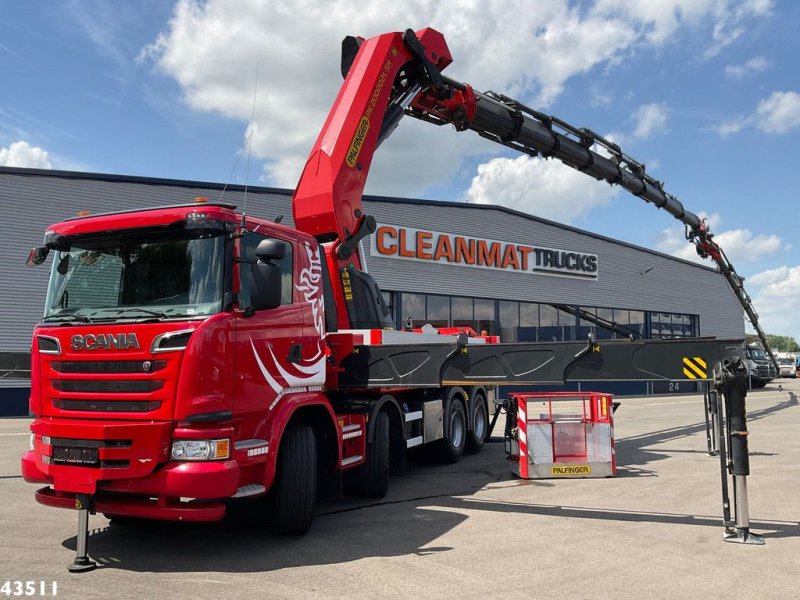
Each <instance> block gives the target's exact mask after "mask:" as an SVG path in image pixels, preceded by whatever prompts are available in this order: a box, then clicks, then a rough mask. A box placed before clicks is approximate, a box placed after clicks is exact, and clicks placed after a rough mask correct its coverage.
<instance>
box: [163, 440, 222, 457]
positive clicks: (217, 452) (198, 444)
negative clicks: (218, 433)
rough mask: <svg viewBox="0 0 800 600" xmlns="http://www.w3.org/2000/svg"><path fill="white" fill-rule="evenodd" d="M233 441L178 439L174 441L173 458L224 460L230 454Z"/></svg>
mask: <svg viewBox="0 0 800 600" xmlns="http://www.w3.org/2000/svg"><path fill="white" fill-rule="evenodd" d="M230 448H231V441H230V440H228V439H224V440H176V441H174V442H172V459H173V460H222V459H225V458H228V457H229V456H230Z"/></svg>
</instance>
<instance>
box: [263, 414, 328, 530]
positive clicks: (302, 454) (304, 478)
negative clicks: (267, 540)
mask: <svg viewBox="0 0 800 600" xmlns="http://www.w3.org/2000/svg"><path fill="white" fill-rule="evenodd" d="M275 482H276V484H275V487H274V489H273V499H274V512H273V518H274V527H275V531H277V532H278V533H283V534H288V535H300V534H303V533H305V532H306V531H308V529H309V527H311V520H312V519H313V517H314V504H315V501H316V495H317V439H316V436H315V435H314V430H313V429H312V428H311V426H310V425H306V424H304V423H293V424H291V425H289V428H288V429H287V430H286V433H284V435H283V441H282V442H281V447H280V450H279V452H278V466H277V473H276V474H275Z"/></svg>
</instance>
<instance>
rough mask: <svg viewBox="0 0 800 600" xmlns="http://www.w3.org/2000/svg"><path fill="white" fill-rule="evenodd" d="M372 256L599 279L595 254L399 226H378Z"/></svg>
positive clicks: (371, 246)
mask: <svg viewBox="0 0 800 600" xmlns="http://www.w3.org/2000/svg"><path fill="white" fill-rule="evenodd" d="M370 254H371V255H372V256H379V257H383V258H396V259H401V260H416V261H423V262H437V263H443V264H448V265H454V266H460V267H475V268H481V269H497V270H500V271H513V272H516V273H539V274H541V275H560V276H566V277H579V278H583V279H597V276H598V261H597V255H596V254H590V253H587V252H576V251H573V250H560V249H557V248H546V247H544V246H535V245H533V244H521V243H517V242H504V241H499V240H490V239H484V238H475V237H468V236H463V235H457V234H454V233H444V232H441V231H428V230H425V229H413V228H411V227H399V226H396V225H384V224H380V225H378V229H377V231H375V233H374V234H373V235H372V236H371V237H370Z"/></svg>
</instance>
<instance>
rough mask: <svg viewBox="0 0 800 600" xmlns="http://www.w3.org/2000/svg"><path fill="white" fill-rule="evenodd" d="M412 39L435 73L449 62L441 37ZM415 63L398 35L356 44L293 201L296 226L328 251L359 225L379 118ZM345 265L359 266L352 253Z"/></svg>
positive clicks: (421, 34)
mask: <svg viewBox="0 0 800 600" xmlns="http://www.w3.org/2000/svg"><path fill="white" fill-rule="evenodd" d="M416 36H417V38H418V40H419V42H420V43H421V45H422V46H423V47H424V53H425V57H426V58H427V59H428V60H429V61H430V62H431V63H432V64H433V65H435V66H436V67H437V68H438V69H443V68H444V67H446V66H447V65H449V64H450V62H452V58H451V56H450V51H449V50H448V48H447V44H446V42H445V40H444V36H442V34H441V33H439V32H438V31H435V30H434V29H430V28H427V29H422V30H420V31H418V32H416ZM417 62H418V61H417V60H415V55H414V54H413V53H412V51H411V48H409V45H408V43H407V42H406V41H405V40H404V34H403V33H400V32H395V33H387V34H383V35H379V36H376V37H373V38H370V39H367V40H364V41H363V42H361V45H360V47H359V49H358V53H357V55H356V57H355V59H354V61H353V63H352V65H351V66H350V69H349V71H348V73H347V76H346V77H345V81H344V83H343V84H342V87H341V89H340V90H339V95H338V96H337V98H336V101H335V102H334V104H333V107H332V108H331V111H330V113H329V114H328V118H327V119H326V121H325V124H324V126H323V128H322V130H321V132H320V134H319V137H318V138H317V141H316V143H315V144H314V147H313V149H312V151H311V153H310V155H309V158H308V161H307V162H306V165H305V168H304V169H303V173H302V175H301V177H300V181H299V182H298V184H297V188H296V190H295V193H294V196H293V199H292V210H293V213H294V222H295V227H297V229H299V230H300V231H303V232H306V233H308V234H311V235H313V236H315V237H316V238H317V239H318V240H320V241H322V242H331V241H332V242H334V248H333V250H336V246H338V245H339V244H341V243H342V242H345V241H346V240H348V239H349V238H350V237H351V236H352V235H353V234H354V233H355V232H356V231H357V230H358V229H359V228H360V227H361V226H362V224H363V220H364V215H363V211H362V204H361V196H362V194H363V191H364V185H365V183H366V180H367V176H368V174H369V168H370V165H371V163H372V156H373V154H374V152H375V150H376V148H377V147H378V144H379V143H380V137H379V136H380V133H381V129H382V126H383V122H384V117H385V116H386V112H387V108H388V106H389V105H390V103H391V102H392V101H393V95H394V96H396V95H397V94H398V90H400V88H401V87H402V85H403V83H404V81H407V80H409V79H414V78H415V77H417V76H418V67H417V65H416V63H417ZM412 71H413V72H412ZM398 75H400V77H399V78H398ZM384 137H385V136H384ZM349 262H351V263H353V264H354V265H355V266H356V267H359V266H361V265H359V264H358V263H359V258H358V255H357V253H355V254H354V255H353V258H352V259H351V260H350V261H349Z"/></svg>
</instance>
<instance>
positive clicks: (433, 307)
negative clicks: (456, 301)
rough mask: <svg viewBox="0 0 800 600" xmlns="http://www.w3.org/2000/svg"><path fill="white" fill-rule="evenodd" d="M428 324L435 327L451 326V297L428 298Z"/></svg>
mask: <svg viewBox="0 0 800 600" xmlns="http://www.w3.org/2000/svg"><path fill="white" fill-rule="evenodd" d="M427 301H428V306H427V312H426V314H425V318H426V321H425V322H426V323H430V324H431V325H433V326H434V327H449V326H450V296H433V295H428V296H427Z"/></svg>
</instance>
